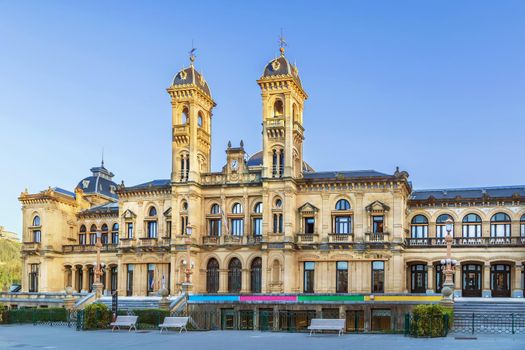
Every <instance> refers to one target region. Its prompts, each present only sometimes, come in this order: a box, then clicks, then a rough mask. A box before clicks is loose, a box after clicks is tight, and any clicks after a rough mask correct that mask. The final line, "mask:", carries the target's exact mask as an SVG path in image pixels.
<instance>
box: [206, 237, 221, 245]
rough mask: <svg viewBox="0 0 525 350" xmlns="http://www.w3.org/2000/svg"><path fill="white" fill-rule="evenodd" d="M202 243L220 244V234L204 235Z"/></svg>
mask: <svg viewBox="0 0 525 350" xmlns="http://www.w3.org/2000/svg"><path fill="white" fill-rule="evenodd" d="M202 244H203V245H211V246H215V245H220V244H221V237H220V236H205V237H202Z"/></svg>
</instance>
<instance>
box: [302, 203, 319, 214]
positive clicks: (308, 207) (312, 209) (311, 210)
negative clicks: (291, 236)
mask: <svg viewBox="0 0 525 350" xmlns="http://www.w3.org/2000/svg"><path fill="white" fill-rule="evenodd" d="M318 211H319V208H317V207H316V206H315V205H313V204H311V203H308V202H306V203H305V204H303V205H301V206H300V207H299V213H301V214H315V213H317V212H318Z"/></svg>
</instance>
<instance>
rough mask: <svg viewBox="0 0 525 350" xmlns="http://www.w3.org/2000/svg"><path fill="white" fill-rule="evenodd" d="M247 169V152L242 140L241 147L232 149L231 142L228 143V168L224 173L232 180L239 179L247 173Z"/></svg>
mask: <svg viewBox="0 0 525 350" xmlns="http://www.w3.org/2000/svg"><path fill="white" fill-rule="evenodd" d="M247 170H248V169H247V167H246V152H245V151H244V142H243V141H242V140H241V143H240V145H239V147H232V144H231V142H228V148H227V149H226V166H225V167H224V168H223V172H224V173H225V174H226V175H227V176H228V179H230V180H236V179H239V177H240V176H241V175H242V174H244V173H246V172H247Z"/></svg>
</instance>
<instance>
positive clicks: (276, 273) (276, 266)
mask: <svg viewBox="0 0 525 350" xmlns="http://www.w3.org/2000/svg"><path fill="white" fill-rule="evenodd" d="M280 282H281V264H280V263H279V260H277V259H275V260H274V261H273V263H272V283H273V284H274V285H276V284H279V283H280Z"/></svg>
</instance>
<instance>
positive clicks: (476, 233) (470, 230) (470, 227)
mask: <svg viewBox="0 0 525 350" xmlns="http://www.w3.org/2000/svg"><path fill="white" fill-rule="evenodd" d="M462 230H463V238H479V237H481V224H463V229H462Z"/></svg>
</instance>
